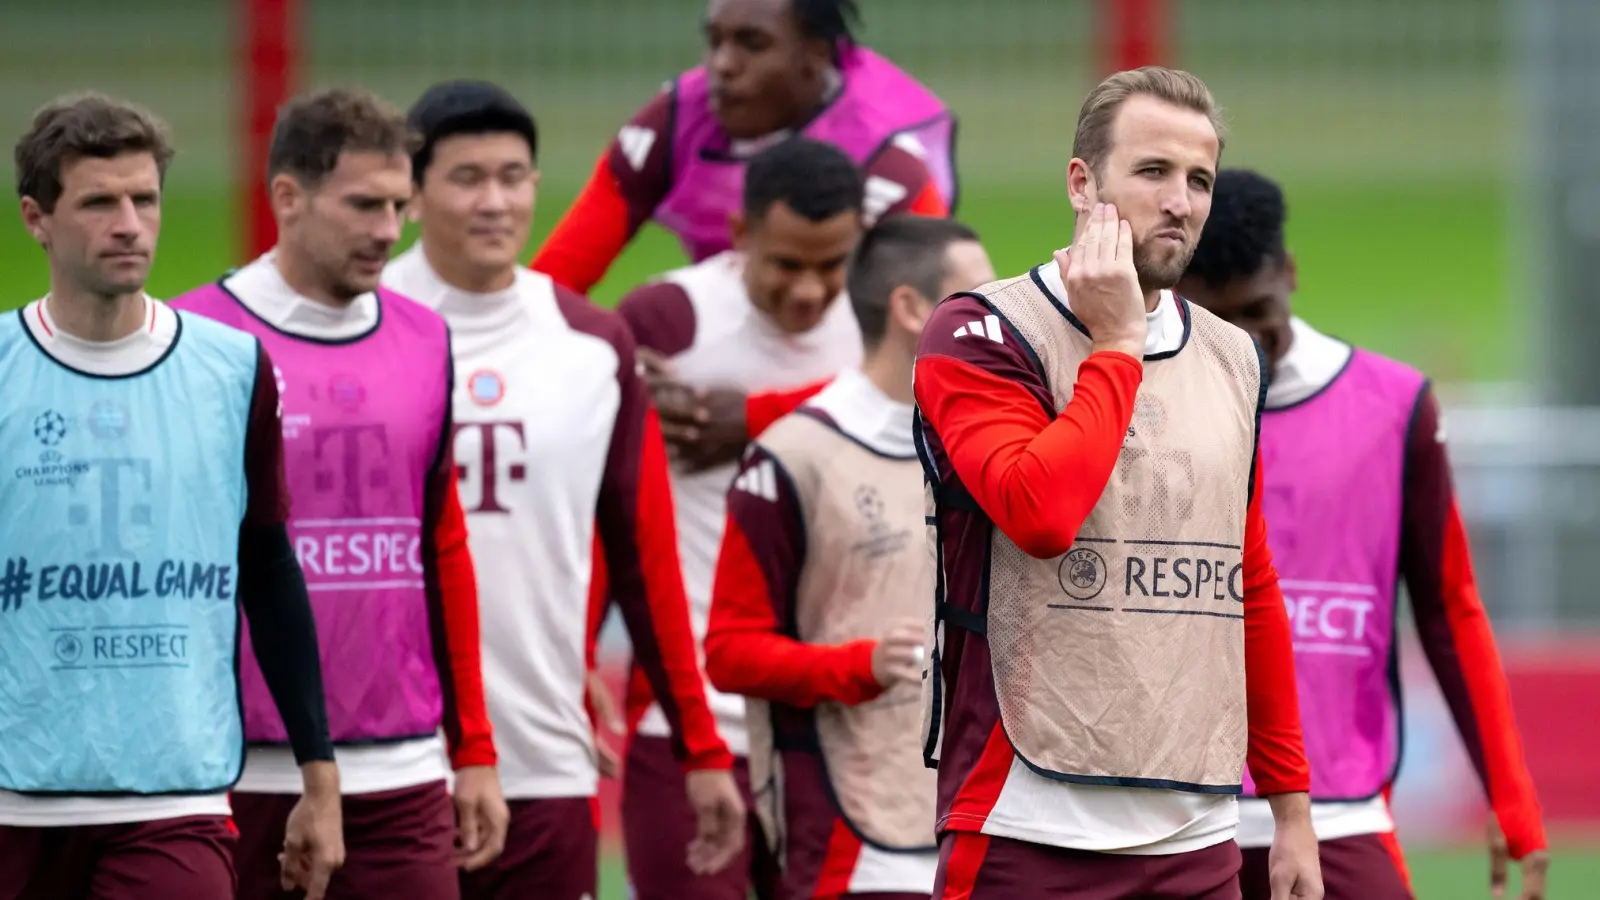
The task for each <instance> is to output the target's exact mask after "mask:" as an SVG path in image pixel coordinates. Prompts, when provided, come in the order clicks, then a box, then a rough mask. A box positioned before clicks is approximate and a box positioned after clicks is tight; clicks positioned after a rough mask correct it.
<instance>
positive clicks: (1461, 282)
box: [0, 0, 1524, 383]
mask: <svg viewBox="0 0 1600 900" xmlns="http://www.w3.org/2000/svg"><path fill="white" fill-rule="evenodd" d="M1170 5H1171V7H1172V10H1173V12H1174V13H1175V15H1176V18H1175V21H1174V25H1173V31H1172V45H1173V48H1174V55H1175V57H1176V61H1177V62H1178V63H1179V64H1181V65H1183V66H1185V67H1188V68H1190V69H1192V70H1194V71H1195V72H1197V73H1198V74H1200V75H1201V76H1202V77H1204V78H1205V79H1206V80H1207V82H1208V83H1209V84H1210V85H1211V86H1212V88H1213V90H1214V92H1215V93H1216V95H1217V97H1218V99H1219V100H1220V102H1221V103H1222V104H1223V106H1224V108H1225V109H1226V111H1227V114H1228V119H1229V121H1230V124H1231V128H1232V132H1231V134H1230V138H1229V143H1228V150H1227V153H1226V155H1225V159H1224V162H1225V164H1228V165H1249V166H1253V167H1258V168H1260V169H1262V170H1263V171H1265V172H1268V173H1270V174H1271V175H1273V176H1276V177H1278V178H1280V179H1281V180H1282V181H1283V182H1284V183H1285V184H1286V185H1287V187H1288V188H1289V199H1290V208H1291V221H1290V233H1291V238H1292V240H1293V244H1294V247H1295V250H1296V253H1297V255H1298V258H1299V262H1300V271H1301V275H1302V278H1301V284H1302V293H1301V296H1300V298H1299V304H1300V307H1301V309H1302V310H1303V311H1304V312H1305V313H1306V314H1308V315H1310V316H1313V317H1314V318H1315V319H1316V321H1317V322H1318V323H1319V324H1321V325H1322V326H1323V327H1325V328H1326V329H1330V330H1332V331H1333V332H1335V333H1337V334H1339V335H1341V336H1344V337H1347V338H1349V339H1352V340H1355V341H1359V342H1361V343H1364V344H1367V345H1369V346H1371V347H1373V348H1374V349H1376V350H1379V351H1382V352H1388V353H1392V354H1394V355H1397V356H1399V357H1401V358H1403V359H1406V360H1407V361H1410V362H1413V363H1415V364H1418V365H1421V366H1423V367H1425V368H1426V369H1428V370H1429V372H1430V373H1432V374H1433V375H1434V376H1435V377H1436V378H1438V379H1439V380H1440V381H1443V382H1447V383H1449V382H1458V381H1466V380H1474V381H1481V380H1502V379H1508V378H1512V377H1514V376H1516V375H1517V374H1518V373H1519V371H1520V370H1521V366H1522V353H1523V351H1522V347H1521V341H1522V338H1523V334H1524V329H1523V328H1522V325H1521V322H1520V319H1519V318H1518V317H1516V316H1515V315H1514V301H1513V299H1512V297H1510V296H1509V293H1508V292H1509V285H1510V284H1511V278H1512V276H1511V274H1510V273H1511V271H1512V266H1511V263H1512V260H1513V248H1512V247H1511V246H1510V245H1509V243H1508V240H1507V237H1508V230H1509V229H1508V225H1507V222H1508V212H1509V210H1510V194H1511V190H1510V186H1509V185H1510V177H1509V176H1510V174H1511V173H1510V171H1509V160H1508V156H1509V152H1510V145H1511V144H1512V140H1511V137H1512V132H1513V131H1514V130H1515V129H1516V127H1517V126H1516V123H1515V122H1514V121H1513V116H1512V104H1511V102H1510V91H1511V88H1510V85H1509V82H1508V80H1507V78H1506V73H1507V64H1506V54H1507V49H1506V47H1505V45H1504V44H1505V41H1504V38H1503V31H1504V28H1503V24H1504V23H1503V21H1502V18H1503V13H1502V10H1501V4H1500V3H1499V2H1496V0H1449V2H1440V0H1432V2H1429V0H1418V2H1408V3H1403V4H1397V3H1393V2H1374V0H1341V2H1339V3H1333V2H1307V0H1300V2H1294V0H1208V2H1188V3H1172V4H1170ZM5 6H6V11H5V12H4V13H3V14H0V15H3V16H4V24H5V27H4V28H3V29H0V122H5V123H8V124H9V125H10V127H11V128H12V129H13V130H14V131H15V130H19V129H21V128H22V127H23V125H24V124H25V122H26V120H27V116H28V114H29V112H30V111H31V110H32V109H33V108H35V107H36V106H37V105H38V104H40V103H41V102H43V101H44V100H46V99H48V98H49V97H50V96H52V95H53V94H55V93H57V92H59V91H64V90H68V89H73V88H80V87H86V86H92V87H97V88H101V89H104V90H110V91H114V92H116V93H119V94H122V95H126V96H128V97H131V98H134V99H137V100H140V101H143V102H145V103H147V104H149V105H151V106H153V107H154V108H155V109H156V110H157V111H159V112H160V113H162V114H163V115H165V116H167V117H168V118H169V119H170V120H171V121H172V123H173V126H174V129H175V131H176V134H177V138H178V140H179V143H180V147H181V150H182V156H180V158H179V160H178V162H177V164H176V165H175V167H174V169H173V171H172V175H171V182H170V186H169V188H170V190H169V196H168V202H167V206H166V220H165V227H164V232H165V233H164V235H163V237H164V240H163V241H162V243H161V252H160V255H159V258H158V262H157V265H156V269H155V273H154V276H153V279H152V284H151V287H152V290H153V291H154V292H155V293H156V294H157V295H158V296H171V295H173V294H175V293H177V292H179V291H181V290H183V289H186V288H188V287H190V286H192V285H194V284H196V283H198V282H200V281H203V280H206V279H210V278H213V277H215V276H216V275H217V274H219V273H220V272H221V271H222V270H224V269H225V268H226V267H228V266H229V265H232V264H235V263H237V262H239V259H238V254H237V252H236V251H235V249H234V248H235V246H236V242H235V235H234V227H233V226H234V223H235V221H236V219H235V216H234V212H233V205H232V204H233V201H234V195H235V192H234V191H233V189H232V185H233V184H234V182H235V179H236V177H237V176H236V173H234V172H233V171H232V165H233V160H235V159H236V158H238V151H237V144H236V142H237V138H236V134H237V131H238V127H239V122H240V115H239V113H238V112H237V111H236V110H234V109H233V108H232V107H231V106H230V102H229V100H230V91H231V88H232V82H233V77H234V76H233V71H232V68H231V67H232V66H233V64H234V60H236V59H237V58H238V57H239V55H240V54H239V52H238V50H237V45H236V41H235V40H234V39H233V38H232V37H231V32H230V29H231V27H232V25H233V18H234V10H233V5H232V4H231V3H229V2H222V0H213V2H207V0H144V2H141V3H137V4H114V3H112V2H111V0H61V2H45V0H8V2H7V3H6V4H5ZM303 6H304V10H305V34H306V36H307V38H308V44H309V46H308V51H309V53H308V63H309V72H308V80H307V83H309V84H318V85H321V84H329V83H337V82H359V83H362V84H365V85H368V86H370V87H372V88H374V89H377V90H379V91H381V92H382V93H384V94H385V95H386V96H388V97H390V98H391V99H393V100H394V101H395V102H396V103H399V104H402V105H403V104H407V103H409V102H410V101H411V100H412V99H414V98H415V97H416V96H417V94H418V93H419V92H420V91H421V90H422V89H423V88H424V87H426V86H427V85H428V84H429V83H431V82H432V81H435V80H437V79H441V78H446V77H453V76H463V75H471V76H479V77H489V78H495V79H498V80H501V81H503V82H504V83H505V84H507V85H508V86H509V87H511V88H513V89H514V90H515V91H516V92H517V93H518V94H519V95H520V96H521V97H523V98H524V99H525V100H526V102H527V103H528V104H529V105H530V107H532V109H533V110H534V111H535V114H536V115H537V117H538V119H539V122H540V126H541V129H542V141H543V147H544V149H543V152H542V160H541V161H542V164H543V168H544V170H545V175H544V179H545V180H544V182H543V190H542V194H541V200H540V214H539V218H538V226H539V229H538V231H537V232H536V237H537V236H541V235H542V233H543V231H544V230H545V229H547V228H548V227H550V226H551V225H552V224H554V222H555V220H556V218H557V217H558V216H559V214H560V212H561V211H562V210H563V209H565V207H566V206H567V204H568V203H569V202H570V200H571V198H572V197H573V195H574V194H575V193H576V191H577V189H578V187H579V186H580V185H581V183H582V179H583V178H584V177H585V176H587V174H588V172H589V169H590V167H591V166H592V163H593V160H594V158H595V157H596V155H598V153H599V152H600V150H601V148H602V147H603V146H604V144H605V142H606V141H607V140H608V139H609V138H610V137H611V135H612V134H613V133H614V132H615V130H616V129H617V127H618V126H619V125H620V124H621V123H622V121H623V120H624V119H625V118H626V117H627V116H628V115H629V114H630V113H631V112H632V111H634V110H635V109H637V108H638V107H639V106H640V105H642V104H643V103H644V102H645V101H646V100H648V99H649V97H650V95H651V93H652V92H653V91H655V90H656V88H657V87H658V86H659V84H660V83H661V82H662V81H663V80H664V79H666V78H668V77H670V76H671V75H673V74H674V73H675V72H677V71H678V70H680V69H682V68H684V67H685V66H687V65H689V64H691V63H693V62H694V61H695V60H696V56H697V53H698V29H699V19H700V17H701V15H702V12H703V6H702V4H700V3H698V2H694V0H536V2H518V0H461V2H454V3H449V4H446V3H441V2H437V0H394V2H381V3H380V2H358V0H357V2H341V0H304V3H303ZM864 6H865V7H866V9H865V14H866V28H865V30H864V32H863V37H864V38H865V40H867V41H868V42H870V43H871V44H872V45H873V46H874V47H877V48H879V49H881V50H883V51H885V52H886V53H888V55H890V56H891V57H892V58H894V59H895V60H897V61H898V62H900V63H901V64H903V65H904V66H906V67H907V68H909V69H910V70H911V71H913V72H915V73H916V74H918V75H919V76H921V77H923V78H924V79H925V80H926V81H927V82H928V83H929V84H930V85H932V86H933V87H934V88H935V89H937V90H938V91H939V92H940V93H941V94H942V95H943V96H944V97H945V98H947V100H948V101H949V102H950V104H951V105H952V106H953V107H954V109H955V110H956V111H957V113H958V115H959V116H960V119H961V136H960V145H959V159H960V170H961V176H962V179H963V191H962V200H961V205H960V208H959V210H958V214H959V215H960V217H961V218H963V219H965V220H967V221H968V222H970V223H971V224H973V225H974V226H975V227H977V228H978V229H979V230H980V232H981V233H982V234H983V235H984V237H985V239H986V242H987V244H988V246H989V248H990V251H991V252H992V254H993V255H994V258H995V262H996V265H997V266H998V267H999V268H1000V269H1001V271H1009V270H1016V269H1020V268H1021V267H1023V266H1026V265H1029V264H1031V263H1033V262H1035V261H1038V260H1041V259H1044V258H1047V257H1048V254H1049V251H1050V250H1052V249H1053V248H1054V247H1056V246H1059V245H1060V244H1062V243H1065V241H1066V240H1067V237H1068V235H1069V233H1070V224H1069V222H1068V219H1067V217H1066V206H1065V199H1064V191H1063V188H1062V176H1063V172H1064V168H1065V164H1066V160H1067V158H1068V156H1069V155H1070V154H1069V149H1070V143H1071V136H1072V126H1073V122H1074V119H1075V116H1076V113H1077V105H1078V103H1079V102H1080V101H1081V99H1082V97H1083V94H1084V92H1085V91H1086V90H1087V88H1088V87H1089V86H1090V85H1091V84H1092V78H1093V77H1094V75H1095V72H1096V70H1095V65H1096V62H1095V60H1096V57H1095V50H1096V29H1095V22H1094V19H1093V16H1092V15H1091V13H1092V5H1091V4H1089V3H1085V2H1075V0H1006V2H1004V3H987V4H979V3H967V2H961V0H920V2H919V0H870V2H868V3H865V4H864ZM536 242H537V241H536ZM530 254H531V250H530ZM680 259H681V257H680V256H679V254H678V251H677V248H676V246H675V245H674V244H673V243H672V242H671V241H669V240H666V239H664V238H663V236H661V235H660V234H657V233H650V234H647V235H645V236H644V239H643V240H641V241H640V242H639V243H638V244H637V245H636V246H635V247H634V248H633V250H632V252H630V253H629V254H628V256H627V257H626V258H625V259H623V260H622V261H621V262H620V263H619V264H618V265H617V266H616V267H615V268H614V269H613V271H612V274H611V277H609V278H608V279H607V280H606V282H605V283H604V285H603V286H601V287H600V289H599V290H597V291H596V292H595V299H597V300H599V301H601V302H608V301H611V300H614V299H615V298H616V297H617V296H618V295H619V294H620V293H621V292H622V291H624V290H626V289H627V288H628V287H630V286H632V285H634V284H636V283H638V282H639V281H640V280H642V279H643V278H645V277H647V276H649V275H651V274H653V273H655V272H659V271H661V270H663V269H665V268H668V267H670V266H672V265H674V264H676V263H678V262H679V261H680ZM40 262H41V257H40V254H39V253H38V251H37V249H36V248H35V247H33V246H32V245H31V244H30V242H29V241H28V239H27V236H26V234H25V233H24V232H23V231H22V229H21V228H20V226H19V225H18V224H17V222H16V219H15V217H8V221H7V222H5V223H4V224H3V225H0V266H3V267H4V270H5V271H6V273H7V277H6V279H5V281H4V287H0V304H5V303H12V304H14V303H18V302H22V301H24V300H26V299H29V298H31V297H34V296H37V295H39V294H40V293H42V292H43V290H44V287H45V280H44V275H43V270H42V267H41V265H40Z"/></svg>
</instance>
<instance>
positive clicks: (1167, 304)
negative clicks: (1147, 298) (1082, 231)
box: [1034, 260, 1184, 356]
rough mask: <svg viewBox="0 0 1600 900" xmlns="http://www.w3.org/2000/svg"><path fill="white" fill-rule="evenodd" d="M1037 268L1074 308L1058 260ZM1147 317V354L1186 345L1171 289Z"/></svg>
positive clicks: (1051, 289)
mask: <svg viewBox="0 0 1600 900" xmlns="http://www.w3.org/2000/svg"><path fill="white" fill-rule="evenodd" d="M1034 271H1035V272H1037V273H1038V275H1039V280H1040V281H1042V282H1044V286H1045V289H1046V290H1048V291H1049V292H1050V293H1052V294H1054V295H1055V298H1056V300H1058V301H1059V302H1060V303H1061V305H1062V306H1065V307H1066V308H1067V309H1068V311H1071V309H1072V302H1071V300H1070V298H1068V297H1067V286H1066V284H1065V283H1063V282H1062V280H1061V269H1060V267H1059V266H1057V265H1056V264H1055V261H1054V260H1052V261H1050V262H1047V263H1044V264H1042V265H1040V266H1037V267H1035V268H1034ZM1144 318H1145V322H1146V323H1147V325H1148V330H1147V332H1146V334H1145V339H1144V355H1145V356H1155V355H1156V354H1158V353H1171V352H1173V351H1175V350H1178V349H1180V348H1182V347H1183V333H1184V321H1183V313H1182V312H1180V311H1179V310H1178V301H1177V299H1176V298H1174V296H1173V294H1172V292H1171V291H1162V292H1161V297H1160V299H1158V300H1157V301H1156V309H1155V312H1147V313H1145V314H1144Z"/></svg>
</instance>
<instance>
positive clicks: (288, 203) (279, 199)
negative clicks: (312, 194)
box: [267, 172, 306, 220]
mask: <svg viewBox="0 0 1600 900" xmlns="http://www.w3.org/2000/svg"><path fill="white" fill-rule="evenodd" d="M267 197H268V199H269V200H270V201H271V203H272V214H273V216H275V217H276V218H278V219H279V220H283V219H287V218H290V217H292V216H293V215H295V214H296V213H298V212H299V211H300V207H301V205H302V204H303V203H304V202H305V197H306V189H305V186H304V185H302V184H301V183H300V179H298V178H296V177H294V176H293V175H290V174H289V173H288V172H279V173H278V174H276V175H274V176H272V180H271V181H268V182H267Z"/></svg>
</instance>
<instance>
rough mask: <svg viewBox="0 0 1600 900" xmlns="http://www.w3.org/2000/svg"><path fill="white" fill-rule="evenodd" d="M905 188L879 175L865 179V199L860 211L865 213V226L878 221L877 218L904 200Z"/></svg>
mask: <svg viewBox="0 0 1600 900" xmlns="http://www.w3.org/2000/svg"><path fill="white" fill-rule="evenodd" d="M906 193H907V192H906V186H905V185H903V184H900V183H899V182H895V181H890V180H889V179H887V178H884V177H883V176H881V175H871V176H868V178H867V184H866V198H865V200H864V201H863V202H862V204H861V205H862V210H863V212H865V213H866V220H867V224H869V225H870V224H872V223H873V222H876V221H878V217H879V216H882V215H883V214H884V213H886V212H888V211H889V209H890V207H892V206H894V205H895V204H896V203H899V202H900V201H901V200H904V199H905V198H906Z"/></svg>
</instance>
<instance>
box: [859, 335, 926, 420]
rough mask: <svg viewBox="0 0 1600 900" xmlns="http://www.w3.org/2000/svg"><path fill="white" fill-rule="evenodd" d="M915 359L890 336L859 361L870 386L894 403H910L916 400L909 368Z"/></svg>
mask: <svg viewBox="0 0 1600 900" xmlns="http://www.w3.org/2000/svg"><path fill="white" fill-rule="evenodd" d="M914 364H915V360H914V358H913V356H912V354H911V353H910V352H908V351H907V350H906V349H905V348H904V347H901V346H900V345H899V344H898V343H897V342H895V341H894V340H893V339H892V338H885V339H884V341H883V343H881V344H879V345H878V346H877V347H875V348H873V349H872V350H870V351H868V352H867V358H866V359H864V360H862V362H861V373H862V374H863V375H866V376H867V380H868V381H870V382H872V386H873V387H875V388H877V389H878V390H879V391H882V392H883V395H884V396H885V397H888V398H889V399H890V400H893V401H895V402H896V403H904V404H907V405H910V404H912V403H915V402H916V397H915V396H914V395H913V394H912V393H911V369H912V366H913V365H914Z"/></svg>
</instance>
